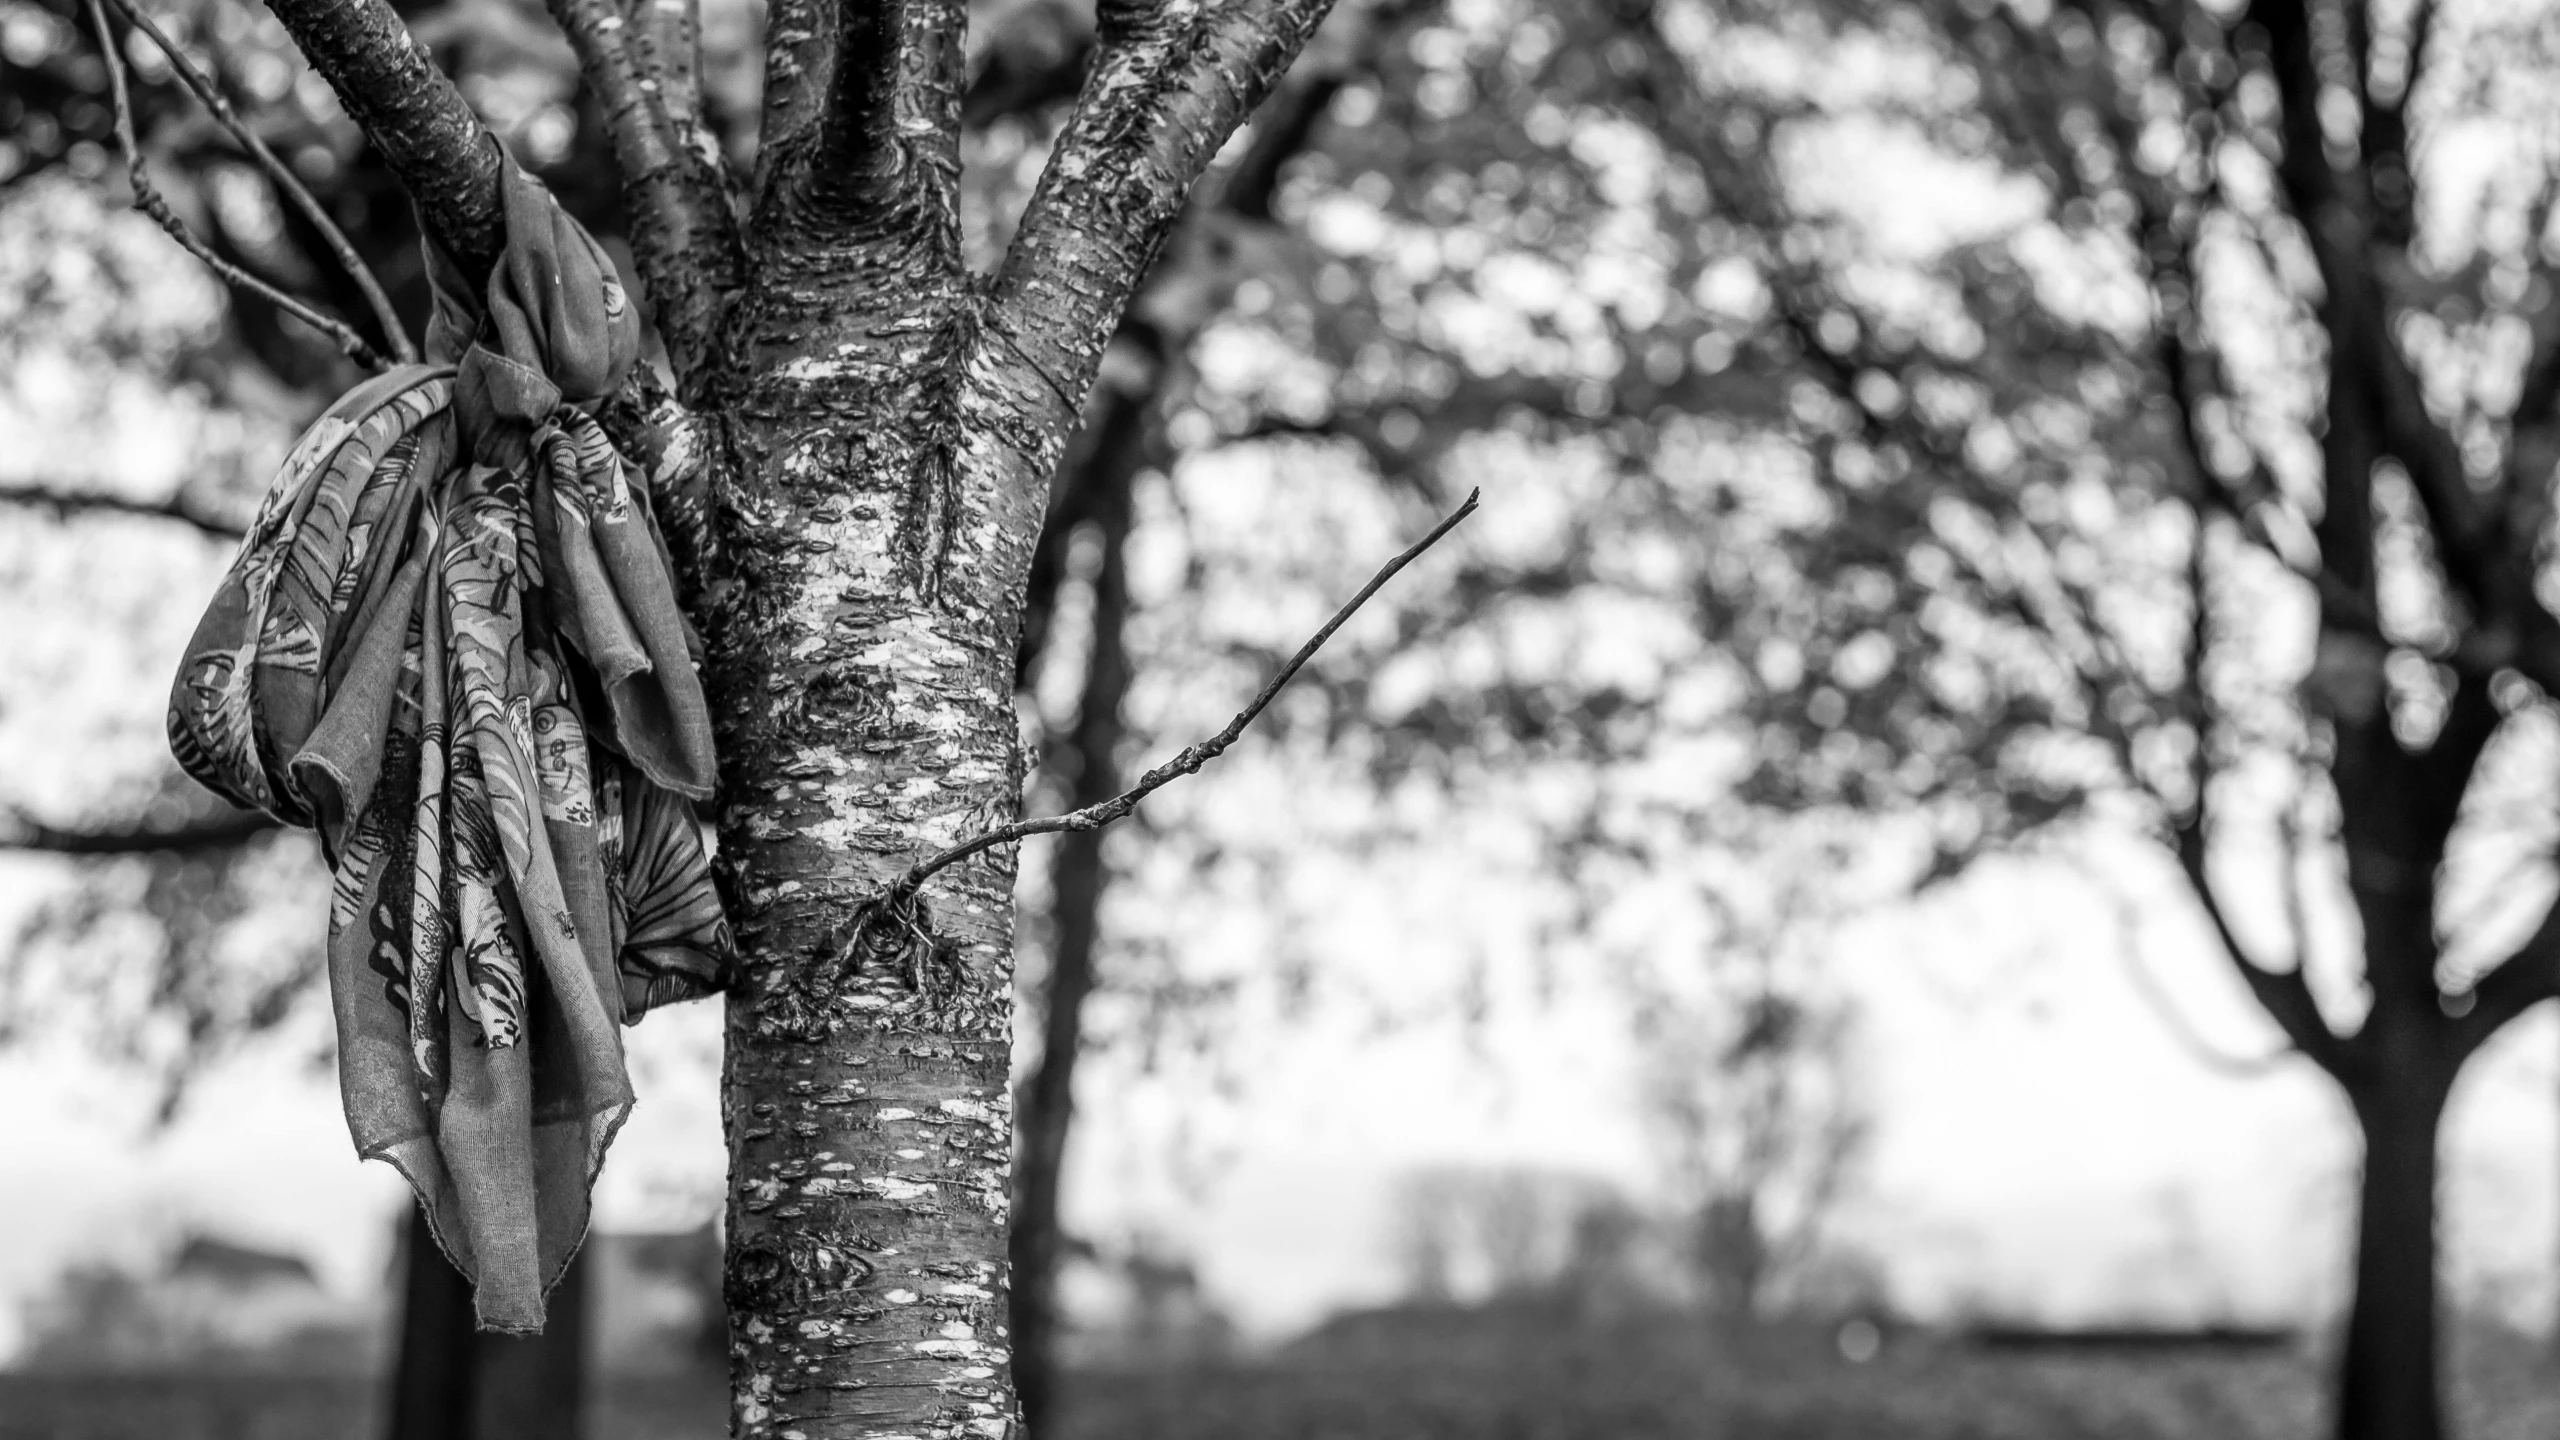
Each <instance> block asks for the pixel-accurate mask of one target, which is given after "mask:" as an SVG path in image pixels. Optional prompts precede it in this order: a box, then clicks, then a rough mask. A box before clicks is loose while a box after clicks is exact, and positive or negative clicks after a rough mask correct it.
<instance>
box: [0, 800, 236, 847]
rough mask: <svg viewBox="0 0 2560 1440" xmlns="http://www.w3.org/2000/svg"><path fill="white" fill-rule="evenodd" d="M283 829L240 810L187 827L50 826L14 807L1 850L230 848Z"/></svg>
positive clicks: (3, 824) (1, 814)
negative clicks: (82, 827)
mask: <svg viewBox="0 0 2560 1440" xmlns="http://www.w3.org/2000/svg"><path fill="white" fill-rule="evenodd" d="M282 828H283V827H282V826H281V825H279V824H278V823H277V822H276V820H275V819H274V817H272V816H269V815H263V814H260V813H259V812H257V811H255V810H238V811H233V812H231V813H229V814H226V815H215V816H211V817H208V818H205V819H201V820H191V821H188V822H186V823H185V824H182V825H172V826H165V827H150V826H133V827H119V828H107V829H96V830H89V829H79V828H74V827H66V826H59V825H47V824H44V823H43V822H41V821H38V820H34V819H31V818H29V817H28V816H27V815H25V814H23V813H22V812H20V811H18V810H16V809H14V808H10V809H5V810H0V850H24V851H32V852H37V853H41V854H46V855H70V856H79V857H83V858H91V859H96V858H102V857H106V856H112V855H165V854H180V853H188V852H194V851H203V850H224V849H229V848H230V847H232V846H234V845H238V844H241V843H242V842H244V841H247V840H250V839H253V838H255V837H256V836H259V835H263V834H265V833H267V832H268V831H270V830H279V829H282Z"/></svg>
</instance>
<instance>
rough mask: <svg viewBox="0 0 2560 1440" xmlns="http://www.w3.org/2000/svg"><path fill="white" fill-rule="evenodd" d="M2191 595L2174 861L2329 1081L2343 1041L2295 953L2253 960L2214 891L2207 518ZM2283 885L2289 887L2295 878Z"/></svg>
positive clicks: (2191, 565) (2250, 980)
mask: <svg viewBox="0 0 2560 1440" xmlns="http://www.w3.org/2000/svg"><path fill="white" fill-rule="evenodd" d="M2187 566H2188V571H2187V573H2188V591H2189V594H2190V596H2191V600H2190V604H2191V605H2192V607H2193V608H2192V610H2191V612H2190V614H2189V618H2188V633H2187V656H2186V660H2187V664H2186V681H2185V686H2184V698H2185V700H2186V709H2187V712H2188V724H2189V725H2190V726H2191V727H2193V729H2194V731H2195V759H2194V761H2193V768H2192V771H2191V779H2190V788H2191V790H2192V791H2193V793H2192V794H2191V795H2190V796H2189V797H2188V802H2187V806H2186V810H2185V813H2183V814H2180V813H2177V812H2174V811H2173V812H2172V813H2171V814H2170V816H2169V833H2170V849H2171V851H2172V853H2174V854H2175V855H2176V856H2177V860H2178V868H2179V869H2180V870H2181V871H2183V872H2185V874H2186V877H2187V888H2189V889H2190V890H2192V891H2194V892H2195V896H2196V901H2197V903H2198V904H2199V905H2200V906H2202V907H2203V909H2204V914H2205V919H2206V920H2207V921H2209V922H2211V924H2212V926H2213V933H2214V936H2215V938H2216V940H2218V941H2219V942H2220V945H2221V949H2222V953H2223V955H2224V956H2225V957H2226V958H2228V959H2229V960H2230V962H2231V965H2232V968H2233V969H2235V970H2237V971H2238V972H2239V974H2240V979H2241V981H2242V983H2244V984H2246V985H2247V986H2248V987H2249V993H2250V995H2251V996H2252V997H2254V998H2255V999H2256V1000H2257V1002H2258V1005H2259V1008H2261V1009H2263V1010H2265V1011H2266V1012H2267V1014H2268V1016H2269V1017H2270V1018H2272V1019H2273V1020H2274V1021H2275V1022H2276V1025H2277V1028H2279V1029H2281V1030H2283V1031H2284V1033H2285V1038H2286V1039H2288V1040H2291V1041H2292V1042H2293V1045H2294V1048H2295V1049H2297V1050H2300V1051H2301V1052H2302V1053H2303V1054H2304V1055H2307V1056H2309V1057H2310V1059H2311V1061H2312V1063H2313V1064H2316V1065H2318V1066H2319V1067H2320V1068H2321V1069H2323V1070H2326V1071H2328V1072H2329V1073H2331V1074H2332V1075H2336V1074H2339V1073H2340V1072H2341V1071H2342V1069H2343V1067H2344V1066H2345V1064H2346V1063H2347V1053H2346V1045H2345V1042H2344V1041H2342V1040H2340V1039H2339V1037H2338V1034H2337V1032H2336V1031H2334V1030H2331V1029H2330V1028H2329V1022H2328V1021H2327V1020H2325V1019H2323V1018H2321V1015H2320V1006H2319V1003H2318V1002H2317V1001H2316V1000H2314V999H2313V998H2312V995H2311V986H2310V983H2309V981H2308V980H2306V979H2305V978H2304V976H2303V971H2302V965H2301V960H2302V958H2303V957H2302V956H2301V955H2299V954H2297V955H2296V956H2295V957H2294V959H2295V964H2294V967H2293V968H2292V969H2290V970H2269V969H2267V968H2265V967H2264V966H2262V965H2260V964H2258V963H2257V962H2256V961H2254V960H2252V959H2250V958H2249V952H2248V950H2247V949H2246V948H2245V947H2243V946H2242V945H2241V943H2240V936H2239V934H2238V933H2237V932H2236V931H2234V930H2233V929H2232V928H2231V917H2230V916H2229V915H2227V914H2226V913H2224V911H2223V908H2222V901H2221V898H2220V897H2219V896H2218V895H2217V894H2216V893H2215V891H2214V888H2213V876H2212V873H2211V865H2210V852H2209V846H2210V843H2211V842H2210V839H2209V836H2210V833H2211V829H2212V814H2213V801H2212V797H2213V778H2214V760H2213V756H2214V749H2215V745H2216V740H2217V734H2216V731H2217V726H2216V725H2215V723H2214V713H2213V700H2212V697H2211V695H2209V694H2208V693H2207V692H2206V689H2205V670H2206V666H2207V664H2208V662H2209V661H2210V659H2211V656H2212V632H2213V614H2212V609H2213V607H2212V595H2211V592H2210V590H2209V589H2208V587H2207V584H2206V580H2207V576H2206V572H2205V527H2204V521H2203V517H2202V516H2201V515H2199V516H2198V517H2197V522H2196V532H2195V539H2194V542H2193V549H2192V551H2191V553H2190V554H2189V556H2188V562H2187ZM2285 880H2286V883H2287V884H2291V883H2292V877H2291V876H2290V875H2288V876H2286V877H2285Z"/></svg>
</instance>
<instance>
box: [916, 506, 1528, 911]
mask: <svg viewBox="0 0 2560 1440" xmlns="http://www.w3.org/2000/svg"><path fill="white" fill-rule="evenodd" d="M1480 494H1481V492H1479V491H1474V490H1470V491H1468V492H1467V498H1466V500H1465V501H1464V502H1463V503H1462V504H1460V505H1459V506H1458V508H1457V509H1455V510H1452V511H1450V512H1449V514H1448V515H1447V516H1446V517H1445V518H1443V519H1442V520H1441V522H1440V523H1439V524H1437V525H1434V526H1432V527H1431V533H1430V534H1428V535H1425V536H1423V537H1422V538H1421V539H1419V540H1417V541H1415V542H1413V544H1411V545H1409V546H1407V547H1406V548H1405V550H1404V551H1403V553H1401V554H1399V555H1397V556H1396V557H1395V558H1394V559H1392V560H1389V561H1388V562H1387V563H1386V564H1385V565H1383V566H1381V567H1379V570H1378V573H1377V574H1375V575H1372V576H1370V577H1369V583H1368V584H1366V585H1363V586H1361V587H1360V593H1359V594H1357V595H1354V596H1352V597H1351V598H1350V599H1349V600H1348V601H1346V602H1344V603H1343V606H1342V608H1341V609H1339V610H1336V611H1335V612H1333V618H1332V619H1330V620H1327V621H1326V622H1324V627H1323V628H1322V629H1319V630H1318V631H1316V633H1315V634H1313V635H1310V636H1308V637H1307V643H1305V644H1304V645H1301V646H1299V647H1298V653H1296V654H1295V655H1292V656H1290V657H1289V659H1288V662H1287V663H1286V664H1284V665H1282V666H1281V667H1280V669H1279V671H1278V672H1277V673H1275V674H1274V675H1273V676H1272V677H1271V679H1270V681H1269V682H1268V683H1267V684H1265V685H1264V686H1263V687H1262V691H1261V693H1260V694H1258V695H1256V696H1254V697H1253V700H1252V702H1251V703H1250V704H1248V705H1246V706H1245V707H1244V708H1243V709H1242V710H1239V711H1237V712H1236V717H1235V718H1234V719H1232V720H1230V721H1228V722H1227V727H1226V728H1225V729H1223V730H1221V731H1219V732H1218V733H1217V734H1215V735H1212V736H1210V737H1209V738H1208V739H1206V740H1202V741H1198V742H1197V743H1194V744H1192V745H1190V746H1187V747H1185V748H1184V749H1183V751H1182V753H1181V754H1179V755H1176V756H1174V757H1173V758H1172V759H1170V760H1168V761H1166V762H1165V763H1163V764H1162V765H1159V766H1157V767H1156V768H1154V769H1153V770H1150V771H1148V772H1147V773H1146V774H1144V775H1142V776H1140V777H1139V778H1138V783H1137V784H1135V785H1132V786H1130V787H1129V788H1128V789H1126V790H1124V791H1122V792H1120V793H1119V794H1118V795H1115V796H1113V797H1111V798H1110V799H1108V800H1105V801H1103V802H1101V803H1100V804H1096V805H1087V806H1085V807H1084V808H1083V809H1081V810H1074V811H1070V812H1068V813H1067V814H1064V815H1047V816H1041V817H1039V818H1037V819H1030V820H1017V821H1015V822H1013V823H1012V824H1010V825H1000V826H998V827H996V828H995V829H993V830H989V831H987V832H985V833H984V834H981V835H976V836H972V837H971V838H969V839H967V840H963V841H961V842H960V843H959V844H957V845H954V846H952V847H951V848H950V849H948V850H945V851H943V852H941V853H940V854H938V855H934V856H931V857H928V858H926V859H924V860H919V861H917V862H916V863H915V864H914V865H913V866H911V867H910V868H909V869H908V870H907V873H906V874H905V875H903V876H901V877H899V879H898V882H897V883H896V884H895V885H892V886H890V887H889V891H888V895H887V897H886V900H887V903H888V906H889V907H890V908H891V909H895V908H897V907H898V906H901V905H903V904H904V903H905V902H906V900H907V898H908V897H910V896H912V895H914V894H915V892H916V888H917V887H918V886H920V885H922V884H923V883H924V882H925V881H927V880H929V879H931V878H933V875H934V872H936V871H938V870H941V869H943V868H945V867H947V866H950V865H954V864H957V863H958V862H960V861H962V860H966V859H968V858H969V857H970V856H972V855H975V854H977V853H978V852H979V851H981V850H988V849H993V848H994V847H996V846H998V845H1006V844H1010V843H1012V842H1014V841H1016V840H1021V839H1024V838H1026V837H1029V836H1032V835H1049V834H1054V833H1057V832H1059V831H1070V830H1071V831H1085V830H1099V829H1101V828H1102V827H1103V826H1105V825H1108V824H1110V823H1111V822H1113V821H1114V820H1118V819H1120V818H1122V817H1123V816H1126V815H1127V814H1128V813H1129V812H1130V811H1132V810H1135V809H1137V808H1138V802H1139V801H1141V800H1144V799H1146V798H1147V797H1148V796H1149V795H1152V794H1154V793H1155V792H1156V791H1158V790H1161V789H1163V788H1164V787H1165V786H1167V785H1169V784H1171V783H1173V782H1174V781H1176V780H1178V779H1180V778H1182V777H1183V776H1185V775H1196V774H1198V773H1199V772H1200V767H1202V766H1204V765H1206V764H1208V763H1209V762H1210V761H1212V760H1215V759H1217V758H1218V757H1219V756H1220V755H1222V754H1225V753H1226V750H1227V747H1228V746H1230V745H1233V744H1235V743H1236V741H1237V739H1239V738H1240V737H1242V736H1243V734H1244V732H1245V727H1246V726H1248V725H1251V724H1252V723H1253V722H1254V718H1255V717H1256V716H1259V715H1260V714H1261V713H1262V712H1263V710H1264V709H1265V708H1266V707H1268V706H1269V705H1270V704H1271V702H1272V700H1273V699H1274V698H1276V697H1277V696H1278V695H1279V694H1280V689H1281V687H1282V686H1284V685H1287V684H1288V683H1289V681H1290V679H1291V678H1292V677H1293V676H1295V675H1296V674H1297V673H1298V671H1299V670H1300V669H1301V668H1303V667H1304V666H1305V665H1306V663H1307V662H1308V661H1309V660H1311V659H1313V658H1314V657H1315V653H1316V651H1318V650H1320V649H1322V648H1324V642H1325V641H1327V640H1330V639H1332V638H1333V632H1335V631H1336V630H1339V629H1341V628H1342V626H1343V623H1344V622H1345V621H1348V620H1349V619H1350V618H1351V617H1352V615H1353V614H1354V613H1355V612H1356V611H1358V610H1359V608H1360V607H1361V606H1363V605H1365V604H1367V603H1368V602H1369V597H1370V596H1372V595H1375V594H1377V593H1378V590H1379V588H1380V587H1382V586H1384V585H1385V584H1386V583H1387V582H1388V581H1389V580H1392V579H1394V578H1395V577H1396V572H1397V571H1400V570H1402V569H1403V568H1404V567H1405V566H1407V565H1410V564H1412V563H1413V561H1414V559H1415V557H1417V556H1419V555H1421V554H1422V552H1423V551H1425V550H1428V549H1430V548H1431V547H1432V546H1434V545H1436V544H1438V543H1440V537H1442V536H1444V535H1446V534H1448V533H1449V532H1450V531H1451V530H1454V529H1456V528H1457V526H1458V523H1459V522H1460V521H1462V520H1464V519H1466V518H1467V517H1468V516H1470V515H1472V514H1474V513H1475V511H1476V502H1477V499H1478V498H1479V496H1480Z"/></svg>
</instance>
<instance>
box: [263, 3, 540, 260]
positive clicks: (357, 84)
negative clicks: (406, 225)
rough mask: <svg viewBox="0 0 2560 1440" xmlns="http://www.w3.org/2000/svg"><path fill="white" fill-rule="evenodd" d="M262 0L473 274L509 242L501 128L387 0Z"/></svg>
mask: <svg viewBox="0 0 2560 1440" xmlns="http://www.w3.org/2000/svg"><path fill="white" fill-rule="evenodd" d="M267 8H268V9H270V10H272V11H274V12H275V17H276V18H277V19H278V20H280V21H282V22H284V28H285V30H286V31H287V33H289V34H291V35H292V36H293V40H294V43H295V44H296V45H297V46H299V47H300V48H301V50H302V53H303V56H304V57H305V58H306V59H308V60H309V61H310V62H311V68H313V69H314V70H317V71H319V72H320V75H321V77H322V78H323V79H326V80H327V81H328V82H329V87H330V88H331V89H332V90H335V91H336V92H337V94H338V103H339V104H340V105H342V106H344V107H345V109H346V112H347V114H348V115H349V116H350V117H351V118H353V119H354V120H355V122H356V124H357V125H358V126H359V127H360V128H362V129H363V131H364V133H365V135H366V136H367V137H368V138H370V139H371V140H372V141H373V143H374V146H375V148H377V149H379V150H380V151H381V152H382V156H383V159H384V160H386V161H387V162H389V164H390V166H391V171H392V173H393V174H395V175H397V176H399V177H400V183H401V184H402V185H403V186H404V187H406V188H407V190H408V192H409V196H410V198H411V199H412V200H413V201H414V202H415V203H416V205H417V207H418V217H419V220H420V221H421V223H423V224H424V225H425V227H426V230H427V233H428V234H429V235H432V236H434V237H435V239H436V242H437V243H438V244H440V245H442V246H443V247H444V248H445V250H446V252H447V253H449V254H450V255H452V256H453V258H454V259H455V260H457V261H459V262H461V264H462V265H463V267H464V268H465V269H466V270H467V271H468V272H469V273H471V274H473V275H480V274H484V273H486V272H487V270H488V269H489V267H490V266H491V265H492V264H494V263H496V261H497V258H498V253H499V251H501V250H502V249H504V248H505V246H506V219H505V215H504V213H503V211H502V209H501V206H500V202H499V195H498V174H499V165H498V161H499V153H500V152H499V150H498V141H497V137H495V136H493V135H491V134H490V133H489V131H488V127H486V126H484V125H482V124H481V123H480V117H479V116H477V115H475V114H473V113H472V111H471V107H470V105H469V104H467V103H466V102H465V101H464V100H463V98H462V92H461V91H459V90H457V89H455V88H454V86H453V82H452V81H451V80H450V79H447V78H446V76H445V74H444V72H443V71H441V70H439V69H437V68H436V63H435V60H434V59H433V58H432V57H430V56H429V55H428V54H427V52H426V49H425V47H423V46H421V45H420V44H418V42H417V39H416V38H415V37H414V36H412V35H411V34H410V33H409V27H408V26H407V25H405V24H403V23H401V20H400V16H399V14H398V13H397V12H396V11H394V10H393V9H392V8H391V6H390V5H389V4H388V3H387V0H268V4H267Z"/></svg>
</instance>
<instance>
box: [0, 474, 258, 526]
mask: <svg viewBox="0 0 2560 1440" xmlns="http://www.w3.org/2000/svg"><path fill="white" fill-rule="evenodd" d="M0 505H14V506H17V507H20V508H22V509H30V510H50V511H52V512H53V513H54V515H55V516H56V517H59V518H65V519H67V518H69V517H71V516H73V515H148V516H151V517H153V518H155V519H160V520H175V521H177V522H178V523H180V524H182V525H192V526H194V527H195V528H196V529H198V530H201V531H203V532H204V533H205V534H207V535H210V536H213V537H214V538H216V539H220V540H237V539H239V538H240V537H241V536H242V535H243V534H245V533H247V530H248V526H247V525H246V523H244V522H243V521H242V520H241V519H240V518H239V517H237V516H235V515H230V514H225V513H223V512H222V511H220V510H217V509H215V508H212V507H210V506H207V505H205V504H203V503H202V502H200V501H198V500H195V499H193V498H191V497H190V496H189V494H188V492H186V491H184V490H181V491H179V492H178V493H177V494H175V495H172V496H170V497H169V498H168V499H166V500H136V499H133V498H131V497H129V496H124V495H111V494H108V493H106V492H105V491H99V490H61V489H55V488H53V487H52V486H48V485H29V484H25V483H22V482H0Z"/></svg>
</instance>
